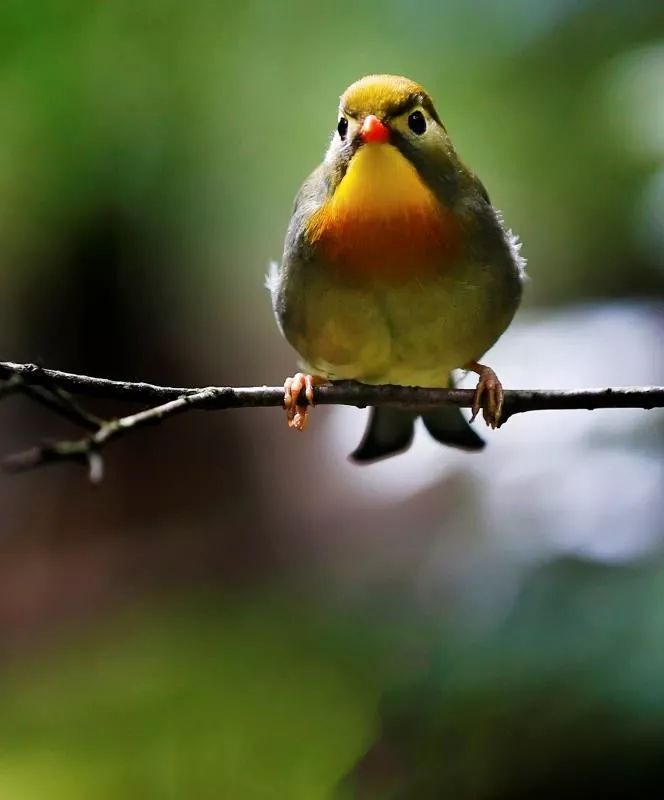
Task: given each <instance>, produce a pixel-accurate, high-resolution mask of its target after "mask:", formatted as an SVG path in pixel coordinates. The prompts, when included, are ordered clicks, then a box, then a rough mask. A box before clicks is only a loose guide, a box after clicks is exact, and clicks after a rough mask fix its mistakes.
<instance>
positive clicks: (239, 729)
mask: <svg viewBox="0 0 664 800" xmlns="http://www.w3.org/2000/svg"><path fill="white" fill-rule="evenodd" d="M367 651H368V648H367V646H366V645H363V644H362V643H361V642H358V641H357V640H353V639H352V638H349V636H348V634H345V633H344V632H343V631H341V630H339V625H338V623H334V622H333V621H332V620H331V619H330V618H328V619H326V618H325V617H323V616H321V614H320V613H318V614H313V613H310V612H307V611H304V610H302V609H301V608H298V606H297V604H295V603H293V602H286V601H285V600H284V599H283V598H281V599H280V598H279V597H276V598H275V597H263V598H258V597H255V596H254V597H252V598H236V599H235V600H229V599H220V598H219V597H218V596H215V595H206V596H201V595H199V596H198V597H195V598H189V599H180V601H179V603H175V602H174V601H173V600H171V601H169V602H163V601H160V602H154V603H153V604H152V605H148V604H145V603H144V604H142V605H141V606H139V607H138V608H135V609H133V610H132V611H131V613H125V614H120V615H119V617H118V618H116V619H115V620H114V621H113V623H106V624H104V625H102V626H99V628H98V629H97V630H96V631H95V632H94V633H90V634H87V635H85V636H81V635H78V636H73V635H72V636H71V637H70V641H69V642H68V643H67V644H64V645H60V646H59V647H58V648H57V649H56V652H54V653H51V654H50V655H49V656H48V657H47V658H42V657H35V658H33V659H32V663H31V664H30V665H29V666H28V667H26V666H25V665H24V666H21V667H20V668H18V669H11V668H9V669H5V670H4V671H3V674H2V686H1V688H0V703H1V704H2V709H3V713H2V717H1V719H0V796H2V797H7V798H12V800H22V798H33V797H48V798H60V797H62V798H67V800H77V799H78V798H81V800H83V798H86V800H87V799H88V798H95V800H103V798H117V797H123V798H153V797H154V798H160V797H163V798H171V797H191V798H218V797H237V798H247V800H251V799H252V798H256V800H260V799H261V798H266V800H267V799H268V798H278V797H283V798H286V797H288V798H293V800H297V798H301V800H314V798H318V797H320V798H323V797H326V796H327V793H328V792H329V789H330V787H332V786H333V785H334V784H335V782H336V781H337V780H338V778H339V776H340V775H341V774H343V773H344V772H345V771H346V770H348V769H349V768H350V767H351V765H352V763H353V760H354V759H355V758H356V757H357V754H358V753H361V752H362V750H363V749H364V748H365V747H366V746H367V745H368V742H369V737H370V734H371V724H372V711H373V708H374V707H375V703H376V700H377V693H378V691H379V687H380V682H379V681H378V680H374V679H373V678H372V675H371V673H372V664H371V662H370V661H369V660H368V658H367V657H366V654H367ZM375 677H376V678H377V675H376V676H375Z"/></svg>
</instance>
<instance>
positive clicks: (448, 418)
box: [350, 406, 484, 463]
mask: <svg viewBox="0 0 664 800" xmlns="http://www.w3.org/2000/svg"><path fill="white" fill-rule="evenodd" d="M417 417H418V414H417V413H415V412H413V411H406V410H404V409H401V408H390V407H389V406H381V407H380V408H372V409H371V415H370V417H369V424H368V425H367V429H366V431H365V433H364V437H363V438H362V441H361V442H360V445H359V447H358V448H357V450H355V451H354V452H353V453H351V455H350V458H351V460H353V461H357V462H359V463H366V462H367V461H377V460H378V459H381V458H386V457H387V456H393V455H396V454H397V453H400V452H401V451H402V450H407V449H408V447H409V446H410V443H411V442H412V441H413V435H414V433H415V420H416V419H417ZM422 420H423V421H424V425H425V427H426V429H427V430H428V431H429V433H430V434H431V435H432V436H433V438H434V439H436V441H438V442H442V444H446V445H449V446H451V447H459V448H461V449H462V450H481V449H482V448H483V447H484V439H482V438H481V437H479V436H478V435H477V434H476V433H475V431H474V430H473V429H472V428H471V427H470V425H469V424H468V423H467V422H466V419H465V417H464V416H463V414H462V413H461V411H460V409H458V408H454V407H452V406H445V407H443V408H434V409H432V410H431V411H425V412H424V414H422Z"/></svg>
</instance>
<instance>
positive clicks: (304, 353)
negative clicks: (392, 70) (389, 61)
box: [267, 75, 525, 462]
mask: <svg viewBox="0 0 664 800" xmlns="http://www.w3.org/2000/svg"><path fill="white" fill-rule="evenodd" d="M519 248H520V244H519V243H518V240H517V239H516V237H515V236H513V234H512V233H511V231H508V230H506V229H505V228H504V226H503V221H502V217H501V215H500V214H499V213H498V212H497V211H496V210H495V209H494V208H493V206H492V205H491V202H490V200H489V196H488V194H487V192H486V189H485V188H484V186H483V185H482V183H481V182H480V180H479V179H478V178H477V177H476V176H475V175H474V174H473V173H472V172H471V171H470V170H469V169H468V168H467V167H466V166H465V165H464V164H463V163H462V162H461V161H460V159H459V157H458V156H457V154H456V152H455V150H454V147H453V146H452V142H451V141H450V138H449V136H448V134H447V131H446V129H445V126H444V125H443V123H442V122H441V120H440V117H439V116H438V113H437V112H436V109H435V108H434V105H433V102H432V100H431V98H430V96H429V95H428V94H427V92H426V91H425V90H424V89H423V88H422V87H421V86H420V85H419V84H417V83H415V82H413V81H411V80H408V79H407V78H403V77H399V76H396V75H369V76H367V77H364V78H361V79H360V80H358V81H356V82H355V83H353V84H352V85H351V86H350V87H349V88H348V89H346V91H345V92H344V93H343V95H342V96H341V103H340V106H339V115H338V119H337V125H336V130H335V132H334V134H333V137H332V141H331V143H330V146H329V148H328V150H327V153H326V154H325V159H324V160H323V163H322V164H321V165H320V166H319V167H318V168H317V169H316V170H314V172H313V173H312V174H311V175H310V176H309V177H308V178H307V180H306V181H305V182H304V184H303V185H302V187H301V189H300V191H299V193H298V195H297V197H296V200H295V206H294V209H293V214H292V218H291V220H290V224H289V226H288V232H287V234H286V241H285V245H284V254H283V259H282V262H281V265H276V264H273V265H272V267H271V269H270V274H269V275H268V279H267V286H268V289H269V290H270V292H271V296H272V307H273V310H274V313H275V316H276V318H277V323H278V325H279V328H280V329H281V331H282V333H283V335H284V336H285V338H286V339H287V340H288V342H289V343H290V344H291V345H292V346H293V348H294V349H295V350H296V351H297V353H298V354H299V356H300V368H301V369H302V372H299V373H297V374H296V375H295V376H294V377H289V378H287V379H286V382H285V384H284V407H285V409H286V414H287V420H288V424H289V425H290V426H291V427H293V428H295V429H297V430H304V428H305V426H306V423H307V416H308V411H309V408H310V407H311V406H313V402H314V386H315V385H317V384H320V383H326V382H328V381H337V380H356V381H361V382H363V383H368V384H385V383H391V384H397V385H402V386H427V387H447V386H452V385H453V383H452V376H451V373H452V370H454V369H466V370H472V371H473V372H476V373H477V374H478V375H479V382H478V384H477V389H476V391H475V396H474V403H473V409H472V412H473V413H472V418H471V422H472V421H474V419H475V417H476V416H477V414H478V412H479V410H480V408H481V409H482V411H483V415H484V419H485V421H486V423H487V425H489V426H490V427H492V428H495V427H496V426H497V425H498V424H499V423H500V417H501V410H502V403H503V389H502V386H501V384H500V381H499V380H498V378H497V376H496V374H495V373H494V372H493V370H492V369H491V368H490V367H488V366H485V365H484V364H480V363H479V361H478V359H480V358H481V357H482V355H483V354H484V353H485V352H486V351H487V350H488V349H489V348H490V347H491V346H492V345H493V344H494V342H496V340H497V339H498V338H499V337H500V336H501V334H502V333H503V332H504V331H505V329H506V328H507V326H508V325H509V324H510V322H511V320H512V317H513V316H514V313H515V311H516V309H517V307H518V305H519V302H520V299H521V289H522V283H523V278H524V266H525V262H524V260H523V259H522V258H521V256H520V255H519ZM302 395H304V397H302ZM418 415H421V417H422V419H423V421H424V425H425V426H426V428H427V430H428V431H429V433H430V434H431V435H432V436H433V437H434V438H435V439H437V440H438V441H439V442H443V443H444V444H448V445H452V446H455V447H460V448H463V449H466V450H480V449H481V448H482V447H483V446H484V441H483V440H482V438H481V437H480V436H478V434H477V433H476V432H475V431H474V430H473V429H472V428H471V427H470V426H469V425H468V423H467V422H466V420H465V418H464V416H463V415H462V413H461V411H460V409H458V408H455V407H451V406H450V407H441V408H435V409H433V410H430V411H425V412H422V413H420V412H415V411H409V410H407V409H401V408H391V407H380V408H372V409H371V415H370V418H369V424H368V427H367V430H366V433H365V435H364V438H363V439H362V442H361V443H360V445H359V447H358V448H357V449H356V450H355V452H354V453H352V454H351V458H352V459H354V460H355V461H358V462H365V461H373V460H375V459H378V458H383V457H385V456H389V455H392V454H395V453H397V452H400V451H401V450H404V449H406V448H407V447H408V446H409V445H410V443H411V441H412V439H413V435H414V424H415V420H416V418H417V416H418Z"/></svg>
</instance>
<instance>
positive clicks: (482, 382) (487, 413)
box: [470, 364, 504, 429]
mask: <svg viewBox="0 0 664 800" xmlns="http://www.w3.org/2000/svg"><path fill="white" fill-rule="evenodd" d="M470 369H472V370H473V371H474V372H476V373H477V374H478V375H479V376H480V379H479V381H478V382H477V388H476V389H475V396H474V397H473V405H472V412H473V413H472V416H471V418H470V421H471V422H474V421H475V418H476V417H477V415H478V414H479V412H480V410H482V414H483V416H484V421H485V422H486V424H487V425H488V426H489V427H490V428H492V429H495V428H497V427H498V426H499V425H500V419H501V416H502V413H503V398H504V392H503V386H502V384H501V382H500V381H499V380H498V376H497V375H496V373H495V372H494V371H493V370H492V369H491V367H485V366H484V365H483V364H473V365H471V366H470Z"/></svg>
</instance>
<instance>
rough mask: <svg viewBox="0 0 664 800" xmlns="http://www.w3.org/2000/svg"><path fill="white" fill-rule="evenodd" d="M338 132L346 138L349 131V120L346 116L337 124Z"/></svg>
mask: <svg viewBox="0 0 664 800" xmlns="http://www.w3.org/2000/svg"><path fill="white" fill-rule="evenodd" d="M337 133H338V134H339V136H340V137H341V138H342V139H345V138H346V134H347V133H348V120H347V119H346V117H341V119H340V120H339V123H338V125H337Z"/></svg>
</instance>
